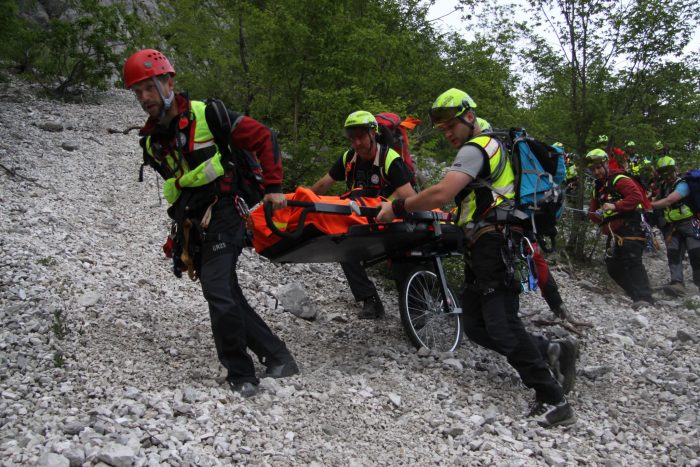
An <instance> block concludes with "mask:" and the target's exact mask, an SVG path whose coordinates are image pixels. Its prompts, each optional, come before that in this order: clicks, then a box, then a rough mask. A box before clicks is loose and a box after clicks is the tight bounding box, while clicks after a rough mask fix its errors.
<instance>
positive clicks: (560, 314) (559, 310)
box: [552, 303, 569, 320]
mask: <svg viewBox="0 0 700 467" xmlns="http://www.w3.org/2000/svg"><path fill="white" fill-rule="evenodd" d="M552 313H554V316H556V317H557V318H559V319H564V320H566V319H569V310H568V309H567V308H566V305H564V304H563V303H562V304H561V305H559V306H558V307H556V308H552Z"/></svg>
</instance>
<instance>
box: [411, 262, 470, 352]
mask: <svg viewBox="0 0 700 467" xmlns="http://www.w3.org/2000/svg"><path fill="white" fill-rule="evenodd" d="M441 295H442V294H441V293H440V281H439V279H438V277H437V275H436V274H435V273H434V272H432V271H430V270H428V269H427V268H426V266H418V267H416V268H414V269H413V270H411V272H410V273H409V274H408V275H407V276H406V278H405V281H404V283H403V287H402V288H401V295H400V296H399V311H400V315H401V324H402V325H403V328H404V330H405V331H406V334H407V335H408V338H409V340H410V341H411V343H412V344H413V345H415V346H416V347H417V348H421V347H426V348H428V349H430V350H436V351H438V352H453V351H454V350H456V349H457V347H459V344H460V343H461V342H462V329H463V327H462V315H461V314H458V313H445V309H444V306H443V300H442V296H441ZM455 297H456V296H455V294H454V293H453V292H452V291H451V290H449V289H448V290H447V299H448V301H449V302H450V310H455V308H457V301H456V300H455Z"/></svg>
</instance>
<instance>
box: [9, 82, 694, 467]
mask: <svg viewBox="0 0 700 467" xmlns="http://www.w3.org/2000/svg"><path fill="white" fill-rule="evenodd" d="M0 101H1V102H2V105H1V106H0V164H2V167H0V219H2V221H1V222H0V323H1V325H0V458H1V459H2V462H1V463H2V464H3V465H37V464H38V465H51V466H63V465H73V466H77V465H82V464H85V465H96V464H100V463H101V465H105V464H108V465H113V466H129V465H154V466H155V465H162V464H167V465H230V464H231V463H233V462H243V463H246V464H256V465H258V464H262V465H297V464H309V465H315V466H320V465H353V466H359V465H396V464H411V465H428V464H435V465H532V464H539V465H544V464H550V465H573V464H585V465H608V466H612V465H650V464H679V465H680V464H686V465H698V463H699V462H700V461H699V456H700V444H699V443H700V442H699V441H698V440H699V439H700V436H698V428H699V427H700V419H699V418H698V417H699V414H698V412H699V410H700V394H699V391H698V386H699V381H698V375H699V374H700V340H699V339H698V336H699V334H700V332H699V331H698V330H699V329H700V327H699V324H700V318H699V315H698V308H700V301H698V299H697V297H695V296H693V297H691V296H690V292H693V295H694V294H695V293H696V291H695V290H694V289H693V290H692V291H691V286H690V285H689V286H688V292H689V295H688V297H685V298H681V299H674V300H666V301H664V300H661V301H660V302H659V305H658V306H657V307H656V308H653V309H652V308H644V309H641V310H638V311H633V310H632V309H631V308H630V307H629V304H630V302H629V301H628V300H627V299H625V298H623V297H622V296H621V292H620V291H619V290H618V289H613V288H611V287H608V286H607V284H609V280H608V279H607V277H606V276H605V275H604V273H603V275H601V276H599V277H596V276H595V274H593V273H591V272H586V271H581V270H571V269H567V270H565V269H564V268H555V270H554V274H555V275H556V278H557V280H558V282H559V283H560V285H561V288H562V292H563V296H564V299H565V301H566V303H567V305H568V307H569V310H570V311H571V312H572V313H573V314H575V316H576V318H578V319H581V320H586V321H590V322H591V323H592V324H593V326H594V327H593V328H591V329H589V330H584V334H583V336H581V337H580V341H581V347H582V349H581V350H582V352H581V359H580V361H579V371H578V381H577V386H576V388H575V390H574V392H573V393H572V394H571V396H570V401H571V402H572V404H573V406H574V408H575V410H576V411H577V415H578V419H579V421H578V423H577V424H576V425H574V426H573V427H571V428H570V429H568V430H561V429H553V430H549V431H547V430H544V429H542V428H539V427H537V426H536V425H534V424H533V423H532V422H528V421H527V420H526V419H524V418H523V413H524V412H525V411H526V409H527V405H528V403H529V402H530V400H531V398H532V393H531V392H530V391H529V390H527V389H526V388H524V387H523V386H522V384H521V383H520V381H519V378H518V376H517V375H516V374H515V373H514V372H513V370H512V369H511V368H510V367H509V365H508V364H507V362H506V361H505V360H504V358H502V357H501V356H499V355H496V354H494V353H492V352H489V351H485V350H483V349H480V348H478V347H476V346H475V345H473V344H471V343H469V342H465V343H464V344H463V345H462V347H461V348H460V349H459V350H458V352H456V353H454V354H434V353H430V352H416V351H415V350H414V349H413V348H412V347H410V346H409V345H408V343H407V340H406V338H405V336H404V335H403V333H402V331H401V328H400V323H399V320H398V312H397V304H396V293H395V291H394V290H392V289H391V288H386V289H383V290H382V291H381V294H382V298H383V299H384V302H385V305H386V308H387V310H388V318H387V319H385V320H381V321H376V322H373V321H369V322H367V321H360V320H358V319H356V317H355V315H356V313H357V312H358V311H359V307H358V305H356V304H355V303H353V300H352V297H351V295H350V292H349V290H348V288H347V286H346V284H345V281H344V278H343V276H342V273H341V271H340V268H339V267H337V266H336V265H327V264H319V265H291V266H280V265H275V264H271V263H270V262H268V261H266V260H264V259H262V258H260V257H258V256H257V255H256V254H255V253H254V252H251V251H246V252H245V253H244V254H243V255H242V257H241V264H240V266H239V273H240V277H241V282H242V284H243V286H244V292H245V293H246V295H247V296H248V298H249V300H250V302H251V304H252V305H253V306H254V307H255V308H256V309H257V310H258V311H259V313H260V314H261V315H262V316H263V317H264V318H265V319H266V321H267V322H268V323H269V324H270V326H271V327H272V328H273V329H274V330H275V331H276V332H277V333H279V334H280V335H281V336H282V337H283V339H284V340H285V341H286V342H287V344H288V346H289V347H290V349H291V350H292V351H293V352H294V353H295V355H296V357H297V359H298V361H299V364H300V367H301V370H302V373H301V374H300V375H298V376H295V377H292V378H288V379H284V380H270V379H264V380H263V381H262V388H263V390H262V391H261V394H260V395H259V396H258V397H256V398H254V399H251V400H243V399H240V398H239V396H237V395H234V394H233V393H231V392H230V391H229V390H228V389H227V388H226V386H225V385H224V384H223V376H224V373H223V372H222V369H221V367H220V366H219V364H218V361H217V359H216V354H215V350H214V347H213V342H212V338H211V331H210V326H209V318H208V313H207V310H206V304H205V301H204V299H203V298H202V296H201V292H200V290H199V287H198V284H196V283H192V282H190V281H189V280H187V279H181V280H176V279H175V278H174V277H173V276H172V274H171V273H170V263H169V261H168V260H166V259H165V258H164V257H163V254H162V252H161V243H162V241H163V240H164V238H165V236H166V234H167V232H168V221H167V217H166V214H165V206H164V205H162V204H160V203H159V195H158V192H159V184H158V183H157V180H156V177H155V174H154V173H152V172H147V174H146V181H145V182H144V183H138V182H137V181H136V179H137V174H138V169H139V165H140V162H141V153H140V150H139V148H138V144H137V137H136V135H135V134H134V132H132V133H130V134H127V135H124V134H110V133H108V131H107V129H108V128H115V129H124V128H127V127H129V126H133V125H138V124H140V123H141V122H142V121H143V115H142V113H141V110H140V109H139V107H138V105H137V104H136V102H135V101H134V99H133V97H132V96H131V95H130V94H129V93H127V92H124V91H113V92H109V93H106V94H103V95H100V96H99V102H100V103H99V104H93V103H86V104H82V105H76V104H59V103H56V102H49V101H45V100H42V99H40V98H37V97H36V96H35V94H34V92H33V90H32V89H30V88H28V87H27V86H25V85H22V84H19V83H16V82H10V83H2V84H1V85H0ZM645 262H646V264H647V265H648V267H649V271H650V275H651V277H652V281H653V282H655V283H656V284H661V283H664V282H665V281H667V274H668V273H667V269H666V265H665V259H664V254H663V252H660V253H657V254H656V255H650V256H648V257H647V258H646V260H645ZM688 277H690V276H688ZM295 283H297V284H301V286H303V288H304V289H305V291H306V293H307V294H308V296H309V298H310V300H311V302H312V304H313V306H314V307H316V311H317V313H318V318H317V319H316V320H315V321H306V320H301V319H299V318H296V317H295V316H294V315H292V314H291V313H288V312H285V311H284V310H283V309H282V308H281V307H280V306H278V305H277V300H276V298H275V297H276V292H277V290H278V288H280V287H281V286H289V285H291V284H295ZM659 298H662V297H660V296H659ZM522 313H523V314H524V315H529V316H528V317H527V318H526V321H529V320H531V319H532V318H537V317H548V316H549V312H548V311H547V310H546V305H545V303H544V301H543V300H542V299H541V297H539V296H536V295H532V294H530V295H526V296H523V299H522ZM531 327H532V328H533V329H534V326H531ZM540 330H542V331H545V329H542V328H540ZM546 331H550V332H557V333H561V332H563V330H562V329H560V328H558V327H553V328H549V329H546Z"/></svg>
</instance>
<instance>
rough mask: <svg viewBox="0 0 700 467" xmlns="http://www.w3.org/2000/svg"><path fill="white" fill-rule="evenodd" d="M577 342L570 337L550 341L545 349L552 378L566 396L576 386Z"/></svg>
mask: <svg viewBox="0 0 700 467" xmlns="http://www.w3.org/2000/svg"><path fill="white" fill-rule="evenodd" d="M577 358H578V342H577V341H576V340H574V339H572V338H570V337H568V338H566V339H559V340H556V341H552V342H551V343H550V344H549V347H548V348H547V360H548V363H549V367H550V369H551V370H552V373H554V377H555V378H556V380H557V382H558V383H559V385H560V386H561V388H562V389H563V390H564V394H568V393H570V392H571V390H572V389H573V388H574V384H576V359H577Z"/></svg>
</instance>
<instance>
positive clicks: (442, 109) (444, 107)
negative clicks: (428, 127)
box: [430, 88, 476, 128]
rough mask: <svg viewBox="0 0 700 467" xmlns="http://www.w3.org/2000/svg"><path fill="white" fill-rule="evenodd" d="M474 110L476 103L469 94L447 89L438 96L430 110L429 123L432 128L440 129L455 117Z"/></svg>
mask: <svg viewBox="0 0 700 467" xmlns="http://www.w3.org/2000/svg"><path fill="white" fill-rule="evenodd" d="M475 108H476V102H474V100H473V99H472V98H471V97H469V94H467V93H466V92H464V91H462V90H459V89H457V88H452V89H448V90H447V91H445V92H443V93H442V94H440V95H439V96H438V97H437V99H435V102H433V106H432V107H431V108H430V121H431V122H432V124H433V128H440V127H441V126H443V125H444V124H445V123H447V122H449V121H450V120H452V119H453V118H455V117H459V116H460V115H462V114H464V113H465V112H466V111H468V110H470V109H475Z"/></svg>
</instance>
